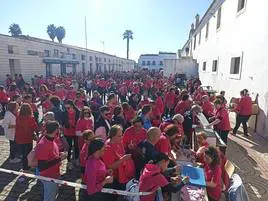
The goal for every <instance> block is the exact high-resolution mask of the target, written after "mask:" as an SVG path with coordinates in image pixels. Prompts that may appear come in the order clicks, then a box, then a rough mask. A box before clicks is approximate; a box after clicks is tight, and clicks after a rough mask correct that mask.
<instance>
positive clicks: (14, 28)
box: [8, 23, 22, 37]
mask: <svg viewBox="0 0 268 201" xmlns="http://www.w3.org/2000/svg"><path fill="white" fill-rule="evenodd" d="M8 33H10V34H11V36H13V37H17V36H19V35H21V34H22V32H21V29H20V26H19V25H18V24H15V23H13V24H11V25H10V26H9V32H8Z"/></svg>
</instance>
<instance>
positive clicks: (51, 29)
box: [47, 24, 57, 42]
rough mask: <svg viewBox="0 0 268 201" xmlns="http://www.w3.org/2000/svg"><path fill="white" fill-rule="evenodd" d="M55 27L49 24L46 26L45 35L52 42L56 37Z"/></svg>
mask: <svg viewBox="0 0 268 201" xmlns="http://www.w3.org/2000/svg"><path fill="white" fill-rule="evenodd" d="M56 29H57V28H56V27H55V25H54V24H50V25H48V26H47V34H48V35H49V38H50V39H51V40H52V41H53V42H54V39H55V37H56Z"/></svg>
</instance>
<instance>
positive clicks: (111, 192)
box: [0, 168, 153, 196]
mask: <svg viewBox="0 0 268 201" xmlns="http://www.w3.org/2000/svg"><path fill="white" fill-rule="evenodd" d="M0 172H5V173H8V174H14V175H18V176H24V177H28V178H32V179H38V180H43V181H49V182H54V183H56V184H60V185H63V186H70V187H74V188H80V189H85V190H86V189H87V186H86V185H84V184H79V183H75V182H70V181H64V180H59V179H54V178H50V177H43V176H37V175H34V174H29V173H24V172H18V171H14V170H7V169H4V168H0ZM101 192H102V193H109V194H116V195H124V196H146V195H151V194H152V193H153V192H139V193H132V192H128V191H122V190H116V189H111V188H103V189H102V190H101Z"/></svg>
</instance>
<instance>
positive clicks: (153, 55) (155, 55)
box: [141, 54, 158, 57]
mask: <svg viewBox="0 0 268 201" xmlns="http://www.w3.org/2000/svg"><path fill="white" fill-rule="evenodd" d="M141 56H150V57H157V56H158V54H141Z"/></svg>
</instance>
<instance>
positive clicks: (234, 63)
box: [230, 57, 241, 74]
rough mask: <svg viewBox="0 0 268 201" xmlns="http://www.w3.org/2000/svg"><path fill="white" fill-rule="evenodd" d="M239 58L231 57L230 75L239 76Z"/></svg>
mask: <svg viewBox="0 0 268 201" xmlns="http://www.w3.org/2000/svg"><path fill="white" fill-rule="evenodd" d="M240 60H241V58H240V57H233V58H232V60H231V69H230V74H239V72H240V63H241V61H240Z"/></svg>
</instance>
